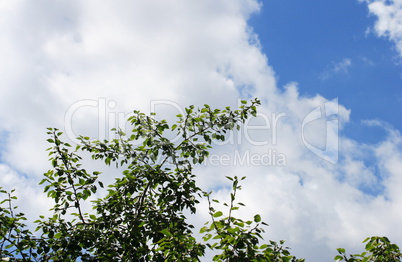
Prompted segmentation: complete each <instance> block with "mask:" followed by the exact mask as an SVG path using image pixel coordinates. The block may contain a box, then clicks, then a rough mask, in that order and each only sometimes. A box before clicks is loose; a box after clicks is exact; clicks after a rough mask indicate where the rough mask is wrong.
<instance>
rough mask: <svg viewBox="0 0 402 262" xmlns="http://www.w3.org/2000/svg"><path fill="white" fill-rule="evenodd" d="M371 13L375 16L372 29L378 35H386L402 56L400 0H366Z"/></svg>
mask: <svg viewBox="0 0 402 262" xmlns="http://www.w3.org/2000/svg"><path fill="white" fill-rule="evenodd" d="M366 2H367V3H368V8H369V10H370V13H371V14H374V15H375V16H377V21H376V23H375V25H374V30H375V32H376V33H377V35H378V36H383V37H387V38H388V39H389V40H391V41H392V42H393V43H394V44H395V48H396V50H397V52H398V53H399V56H402V1H400V0H390V1H383V0H366Z"/></svg>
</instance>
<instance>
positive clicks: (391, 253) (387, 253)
mask: <svg viewBox="0 0 402 262" xmlns="http://www.w3.org/2000/svg"><path fill="white" fill-rule="evenodd" d="M363 243H366V247H365V249H366V251H365V252H363V253H361V254H355V255H350V256H349V258H348V256H347V255H346V251H345V249H343V248H338V253H339V255H337V256H336V257H335V258H334V260H336V261H346V262H359V261H362V262H369V261H370V262H371V261H372V262H376V261H384V262H399V261H401V257H402V254H401V252H400V250H399V247H398V246H397V245H396V244H392V243H391V242H390V241H389V239H388V238H387V237H378V236H373V237H368V238H366V239H365V240H364V241H363Z"/></svg>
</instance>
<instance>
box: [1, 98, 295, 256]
mask: <svg viewBox="0 0 402 262" xmlns="http://www.w3.org/2000/svg"><path fill="white" fill-rule="evenodd" d="M259 104H260V102H259V101H258V100H257V99H255V100H253V101H251V102H250V103H247V102H246V101H242V105H241V106H240V107H239V108H238V109H236V110H231V109H230V108H229V107H226V108H225V109H224V110H219V109H211V108H210V107H209V106H208V105H205V106H204V107H203V108H201V109H197V110H196V109H195V108H194V106H190V107H188V108H186V109H185V112H186V113H185V115H177V118H178V121H177V122H176V123H174V124H173V125H169V124H168V123H167V121H165V120H162V121H157V120H155V118H154V117H153V115H151V116H147V115H145V114H143V113H141V112H139V111H134V115H133V116H132V117H130V118H129V121H130V123H131V124H132V128H133V129H132V131H131V132H130V133H129V134H125V133H124V132H123V131H122V130H114V131H115V132H116V138H115V139H112V140H110V141H108V140H104V141H98V140H92V139H90V138H89V137H85V136H80V137H79V138H78V139H79V144H78V145H77V146H76V148H75V150H72V146H71V145H70V144H68V143H66V142H63V141H62V139H61V137H62V132H60V131H59V130H58V129H55V128H49V129H48V134H49V136H50V138H49V139H48V142H49V143H51V144H52V146H51V147H50V148H49V149H48V151H49V156H50V162H51V164H52V168H51V169H50V170H49V171H47V172H46V173H45V174H44V176H45V178H44V179H43V180H42V181H41V182H40V185H43V186H44V191H45V192H46V193H47V196H48V197H50V198H52V199H53V200H54V207H53V208H52V211H53V216H51V217H47V218H45V217H44V216H41V217H40V219H38V220H37V221H35V223H36V225H37V229H36V232H34V233H32V232H31V231H30V230H28V229H27V228H28V227H27V226H26V224H25V222H24V221H25V220H26V218H25V215H24V214H23V213H16V212H17V209H16V207H15V206H13V203H12V201H13V200H14V199H15V198H16V197H15V196H14V195H13V194H14V192H13V191H11V192H7V191H5V190H1V191H0V192H1V193H3V194H4V195H5V198H4V200H3V201H2V202H1V205H0V252H1V255H2V256H3V260H6V259H7V258H11V259H12V260H20V261H199V260H200V259H201V258H202V257H203V256H204V254H205V250H206V248H210V249H213V250H215V251H217V254H216V255H215V257H214V261H303V260H297V259H296V258H295V257H293V256H291V255H290V253H289V251H288V248H286V247H283V246H282V244H283V242H280V243H279V244H278V243H276V242H274V241H269V242H268V243H267V244H263V245H260V244H259V242H260V240H261V239H262V237H261V232H263V229H262V228H261V226H264V225H266V224H265V223H263V222H261V217H260V216H259V215H255V216H254V219H253V221H243V220H241V219H238V218H235V217H234V216H233V212H234V211H235V210H237V209H238V208H239V206H242V205H243V204H241V203H236V202H235V199H236V192H237V191H238V190H239V189H240V186H239V184H238V183H239V179H238V178H237V177H234V178H232V177H228V178H229V179H230V180H231V181H232V183H233V185H232V188H233V192H232V193H231V201H230V203H229V204H224V205H225V206H227V207H228V214H227V215H226V216H224V214H223V212H221V211H217V210H215V208H214V207H213V206H212V204H211V202H219V201H218V200H211V199H210V193H206V192H204V191H202V190H201V189H200V188H199V187H198V186H197V185H196V183H195V175H194V173H193V166H194V165H196V164H200V163H203V162H204V161H205V159H206V158H207V157H208V156H209V150H210V148H211V144H212V141H214V140H221V141H223V140H225V134H226V133H227V132H228V131H230V130H233V129H234V128H237V129H239V128H240V126H241V123H243V122H244V121H245V120H246V119H247V118H248V117H249V116H250V115H252V116H255V115H256V106H258V105H259ZM169 132H175V133H176V135H177V137H179V138H180V140H178V141H172V140H170V139H168V138H167V136H166V133H169ZM83 151H86V152H89V153H90V155H91V156H92V158H93V159H94V160H100V161H103V162H104V163H105V164H106V165H111V164H113V165H115V166H116V170H123V171H122V175H121V176H120V177H118V178H116V179H115V182H114V183H112V184H110V185H108V186H107V187H104V185H103V183H102V181H100V180H99V174H100V173H99V172H97V171H94V172H88V171H87V170H86V169H84V168H83V167H82V156H80V152H83ZM242 179H244V178H242ZM240 180H241V179H240ZM103 188H104V189H103ZM99 189H100V190H107V195H106V196H105V197H98V198H96V199H95V200H93V201H92V202H91V203H92V210H86V209H85V207H84V203H86V202H88V201H89V199H90V197H91V198H94V197H95V196H96V195H95V193H97V191H98V190H99ZM200 197H207V199H208V201H209V211H210V215H211V221H210V222H209V224H208V225H206V226H205V227H203V228H202V229H201V230H200V232H201V233H202V234H204V240H205V241H206V242H207V243H198V242H197V240H196V238H195V237H194V227H193V226H192V225H191V224H189V223H188V222H187V218H186V216H185V215H184V212H185V211H190V212H191V213H195V212H196V204H197V203H198V202H199V200H198V199H199V198H200ZM6 257H7V258H6Z"/></svg>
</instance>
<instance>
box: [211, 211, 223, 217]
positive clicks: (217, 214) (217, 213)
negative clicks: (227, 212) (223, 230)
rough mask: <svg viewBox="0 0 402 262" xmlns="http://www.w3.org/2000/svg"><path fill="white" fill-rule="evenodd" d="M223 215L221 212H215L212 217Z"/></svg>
mask: <svg viewBox="0 0 402 262" xmlns="http://www.w3.org/2000/svg"><path fill="white" fill-rule="evenodd" d="M222 215H223V213H222V212H221V211H217V212H215V213H214V215H213V216H214V217H220V216H222Z"/></svg>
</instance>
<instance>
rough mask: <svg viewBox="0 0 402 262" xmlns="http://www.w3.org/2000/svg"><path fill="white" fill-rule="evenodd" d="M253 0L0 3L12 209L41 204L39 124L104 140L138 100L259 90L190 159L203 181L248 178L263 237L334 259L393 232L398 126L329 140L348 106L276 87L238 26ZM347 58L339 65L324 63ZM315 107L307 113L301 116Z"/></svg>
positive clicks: (221, 189)
mask: <svg viewBox="0 0 402 262" xmlns="http://www.w3.org/2000/svg"><path fill="white" fill-rule="evenodd" d="M260 8H261V4H260V3H258V2H257V1H254V0H218V1H209V0H203V1H192V2H191V3H190V2H188V1H184V0H177V1H173V2H172V1H170V2H169V3H167V2H165V1H159V0H158V1H157V0H152V1H126V0H118V1H114V2H107V1H103V2H102V3H101V4H100V3H99V1H94V0H89V1H85V2H83V1H69V2H60V1H57V2H55V1H50V0H42V1H40V2H35V3H33V2H30V1H27V0H18V1H12V2H10V1H0V17H1V19H0V29H1V31H2V34H1V35H0V57H2V59H1V60H0V89H1V93H2V96H1V97H0V109H1V110H0V119H1V125H0V131H1V134H4V135H2V136H1V138H2V140H3V141H2V143H1V148H0V149H1V164H0V184H1V185H2V186H4V187H6V188H13V187H15V188H17V191H18V194H19V195H20V197H21V198H22V199H23V201H21V204H20V207H21V208H26V209H29V208H28V207H31V206H40V207H41V209H42V210H38V211H43V210H45V207H47V206H48V205H49V203H48V202H47V200H46V199H45V198H44V197H43V195H42V194H41V193H40V191H41V189H40V188H38V186H37V185H36V183H37V182H38V181H39V179H40V178H41V175H42V174H43V172H45V171H46V170H47V169H48V168H49V163H47V156H46V152H45V148H46V147H47V144H46V142H45V140H46V134H45V128H46V127H49V126H55V127H59V128H60V129H62V130H64V131H68V132H71V133H69V134H73V133H75V134H88V135H91V136H94V137H100V138H103V137H105V138H108V135H109V134H108V132H107V130H109V129H110V128H112V127H114V126H115V124H116V123H117V122H119V123H123V124H124V119H125V117H127V115H128V114H129V113H130V112H131V110H133V109H140V110H143V111H145V112H149V111H151V110H152V109H155V111H156V112H157V113H160V114H161V115H162V116H163V115H164V114H165V115H167V116H168V115H169V114H168V113H169V112H171V113H172V114H174V113H175V111H176V110H180V109H181V108H182V107H183V106H187V105H190V104H195V105H196V106H197V105H203V104H205V103H207V104H210V105H211V106H213V107H223V106H227V105H229V106H232V107H236V106H237V103H238V99H239V98H250V97H258V98H260V99H261V100H262V102H263V104H262V106H261V108H260V111H259V112H260V113H259V115H258V117H257V118H256V119H254V120H251V121H250V122H249V123H247V125H246V126H245V127H244V129H243V130H242V131H241V132H242V133H241V134H240V135H239V134H232V135H233V137H232V138H233V139H231V140H229V142H228V143H226V144H224V145H223V144H220V145H219V144H217V145H216V146H215V149H214V151H213V152H212V153H213V154H215V156H216V158H215V159H216V161H215V160H214V161H215V162H211V161H212V160H211V159H210V160H209V162H208V163H209V164H207V165H206V166H200V167H198V168H197V170H196V171H197V174H198V180H199V183H200V185H201V186H202V187H203V188H205V189H206V190H208V189H216V196H218V197H219V196H222V197H223V196H224V195H225V194H226V195H227V188H226V186H227V185H228V183H227V181H226V180H225V178H224V176H225V175H239V176H243V175H246V176H248V179H246V180H245V181H244V185H243V188H244V189H243V191H241V195H240V196H239V197H240V198H241V200H242V201H243V202H244V203H246V204H247V209H245V210H244V211H240V212H241V213H240V215H242V216H245V217H247V216H249V215H250V214H253V213H261V214H262V215H263V217H264V218H265V220H266V221H267V222H268V223H269V224H270V227H269V228H268V231H267V236H266V238H272V239H276V240H279V239H287V240H288V245H289V246H291V247H292V248H293V250H294V252H295V253H296V254H297V255H300V256H303V257H306V258H307V259H308V260H309V261H323V260H328V259H331V258H332V257H333V255H335V252H336V250H335V248H336V247H339V246H344V247H347V248H352V249H356V248H358V247H360V246H359V243H360V241H361V240H362V239H364V238H365V237H366V236H368V235H372V234H377V235H378V234H379V235H388V236H390V237H391V239H392V240H394V241H397V242H398V241H399V243H401V242H402V238H401V235H402V234H400V232H398V231H397V230H395V228H397V227H396V225H398V223H399V221H400V218H401V212H400V211H399V210H400V209H398V208H397V207H398V206H399V204H400V201H401V200H402V199H401V198H402V195H401V194H400V192H399V191H398V186H399V187H400V186H401V184H402V181H401V179H400V178H399V174H398V170H400V163H402V162H401V160H402V159H401V146H402V145H401V143H402V142H401V135H400V134H399V132H398V131H396V130H394V129H392V127H389V128H388V129H387V130H388V136H387V138H385V139H384V141H382V142H381V143H379V144H375V145H362V144H359V143H357V142H356V141H353V140H351V139H348V138H347V137H342V136H340V137H339V140H336V141H334V140H331V141H327V140H326V136H327V135H328V134H329V133H331V132H335V131H337V128H340V129H342V127H343V126H344V125H347V123H348V121H349V115H350V113H351V111H350V110H349V109H346V108H345V107H344V106H342V105H337V106H335V104H334V102H331V101H332V100H330V99H328V98H325V97H322V96H320V95H316V96H314V97H303V96H301V95H300V94H299V91H298V88H299V87H298V86H297V84H295V83H290V84H288V85H287V86H286V87H285V89H284V90H282V89H279V88H278V87H277V85H276V80H275V73H274V70H273V69H272V68H271V67H270V66H269V64H268V62H267V61H268V60H267V57H266V56H265V55H264V54H263V53H262V51H261V49H260V46H259V44H258V41H256V39H257V40H258V37H257V36H256V35H255V34H254V33H253V31H252V29H251V28H250V27H249V26H248V24H247V22H248V20H247V19H248V18H249V17H250V16H251V15H252V14H253V13H255V12H258V11H259V10H260ZM350 65H351V61H350V60H349V59H344V60H342V61H340V62H339V63H334V64H333V67H331V68H330V70H329V73H328V74H335V73H341V72H347V69H348V67H350ZM328 77H329V76H328ZM296 80H297V79H296ZM300 88H302V87H300ZM328 103H329V104H328ZM152 105H153V107H152ZM328 110H329V111H330V112H333V111H334V112H336V116H335V118H333V117H332V118H327V117H328V116H327V115H326V114H325V113H326V112H328ZM312 112H315V113H314V114H315V115H314V117H316V119H315V120H316V121H310V122H308V123H305V125H304V128H303V121H304V120H305V118H306V116H308V115H310V114H311V113H312ZM334 119H336V120H337V121H338V122H337V125H336V126H334V125H328V122H329V121H332V120H334ZM328 132H329V133H328ZM302 136H304V138H305V141H307V142H309V144H311V145H312V146H315V147H317V148H319V149H320V150H324V149H325V148H326V147H327V146H328V147H329V148H331V150H339V151H336V153H339V159H338V160H337V161H338V164H331V163H329V162H327V161H325V160H323V159H322V158H320V156H319V155H317V154H315V153H314V152H311V151H310V150H309V149H308V148H307V147H306V145H305V143H304V141H303V139H302ZM239 137H240V138H239ZM68 139H73V137H71V136H70V137H68ZM336 139H338V137H336ZM327 142H329V143H331V145H329V144H327ZM335 142H336V145H338V147H335V146H334V145H335ZM223 155H225V159H227V158H229V160H224V159H223V160H222V158H220V157H222V156H223ZM252 157H253V158H252ZM367 159H369V160H370V161H367ZM219 161H224V162H219ZM235 161H237V162H235ZM214 163H218V164H217V165H216V164H214ZM226 163H229V164H228V165H227V164H226ZM88 166H89V168H94V169H96V168H97V164H96V163H94V162H90V163H88ZM105 171H106V173H108V170H105ZM217 174H219V175H217ZM105 178H106V179H112V178H111V177H110V176H109V177H105ZM378 185H380V186H381V190H378V188H377V187H378ZM31 210H32V209H31ZM31 213H32V214H31V216H34V215H35V214H34V211H32V212H31ZM204 215H205V214H204ZM204 215H202V212H201V218H195V223H198V224H201V223H203V222H204V221H201V220H202V219H203V218H204V217H205V216H204ZM203 216H204V217H203Z"/></svg>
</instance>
